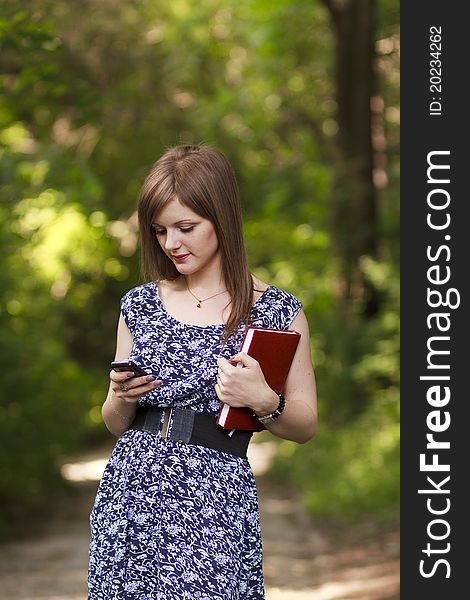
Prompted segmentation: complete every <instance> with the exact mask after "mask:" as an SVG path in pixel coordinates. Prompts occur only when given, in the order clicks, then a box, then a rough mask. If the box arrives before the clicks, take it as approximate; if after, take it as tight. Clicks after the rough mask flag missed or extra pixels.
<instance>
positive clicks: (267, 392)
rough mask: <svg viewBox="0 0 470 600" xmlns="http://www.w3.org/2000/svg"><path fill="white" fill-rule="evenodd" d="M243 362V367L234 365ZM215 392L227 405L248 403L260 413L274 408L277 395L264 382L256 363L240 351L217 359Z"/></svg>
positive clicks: (245, 404)
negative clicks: (228, 358)
mask: <svg viewBox="0 0 470 600" xmlns="http://www.w3.org/2000/svg"><path fill="white" fill-rule="evenodd" d="M237 363H242V365H243V368H240V367H237V366H236V365H237ZM217 365H218V370H217V383H216V385H215V391H216V393H217V396H218V398H219V400H220V401H221V402H224V403H225V404H229V405H230V406H234V407H240V406H248V407H249V408H251V409H252V410H253V411H254V412H255V413H257V414H259V415H265V414H269V413H271V412H272V411H274V410H275V409H276V408H277V405H278V403H279V397H278V395H277V394H276V392H274V391H273V390H272V389H271V388H270V387H269V386H268V384H267V383H266V379H265V378H264V375H263V371H262V370H261V367H260V365H259V362H258V361H257V360H256V359H254V358H252V357H251V356H248V354H245V353H244V352H239V353H238V354H235V356H232V358H231V359H230V360H227V359H225V358H222V357H220V358H218V359H217Z"/></svg>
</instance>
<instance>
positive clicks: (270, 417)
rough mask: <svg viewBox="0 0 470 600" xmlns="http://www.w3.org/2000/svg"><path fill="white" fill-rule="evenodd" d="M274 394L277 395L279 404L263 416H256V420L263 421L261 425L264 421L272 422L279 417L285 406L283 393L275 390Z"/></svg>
mask: <svg viewBox="0 0 470 600" xmlns="http://www.w3.org/2000/svg"><path fill="white" fill-rule="evenodd" d="M276 394H277V395H278V396H279V404H278V407H277V408H276V410H275V411H273V412H272V413H271V414H269V415H265V416H264V417H258V421H259V422H260V423H263V425H264V424H265V423H272V422H273V421H275V420H276V419H277V418H279V417H280V416H281V414H282V412H283V410H284V409H285V407H286V397H285V396H284V394H283V393H282V392H276Z"/></svg>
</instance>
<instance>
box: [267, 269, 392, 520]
mask: <svg viewBox="0 0 470 600" xmlns="http://www.w3.org/2000/svg"><path fill="white" fill-rule="evenodd" d="M363 268H364V270H365V272H366V273H367V275H368V277H369V278H370V280H371V282H373V284H374V285H375V286H376V287H377V289H378V290H379V291H380V292H381V293H382V296H383V302H384V309H383V311H382V312H381V313H380V314H379V315H378V316H377V318H376V319H374V320H372V321H370V322H368V323H365V324H364V323H362V324H361V325H360V326H359V324H358V323H356V324H355V326H354V327H351V326H349V327H344V324H339V326H337V327H336V328H334V329H330V330H329V332H327V333H325V334H324V335H325V337H324V340H328V341H329V340H331V339H332V338H335V340H336V342H335V345H334V346H332V345H331V344H330V343H324V344H323V345H319V347H318V349H317V348H315V347H314V348H313V355H315V354H316V353H318V352H320V356H321V361H320V365H319V366H318V367H317V368H316V377H317V381H318V393H319V433H318V436H317V437H316V438H315V440H314V442H310V443H308V444H306V445H303V446H296V445H294V444H293V443H292V442H286V441H283V442H281V443H280V455H279V457H278V459H277V461H276V463H275V465H274V472H273V476H274V478H275V479H276V480H280V481H282V482H283V484H284V485H285V483H286V481H288V482H290V483H293V484H294V485H296V486H299V487H300V488H302V489H304V491H305V502H306V505H307V506H308V507H309V508H310V509H311V510H312V511H314V512H315V514H325V515H343V516H356V515H358V514H361V513H382V514H383V513H385V514H387V515H388V516H395V517H396V516H397V514H398V508H399V492H398V490H399V477H400V473H399V319H398V301H399V286H398V277H397V274H396V272H394V270H393V269H392V268H391V266H390V265H389V264H380V263H374V262H372V261H371V260H370V259H367V260H364V265H363ZM342 325H343V326H342ZM313 339H314V340H315V336H314V338H313ZM314 346H315V343H314ZM331 347H333V350H332V351H331V352H329V350H328V348H331ZM344 348H346V349H347V350H344Z"/></svg>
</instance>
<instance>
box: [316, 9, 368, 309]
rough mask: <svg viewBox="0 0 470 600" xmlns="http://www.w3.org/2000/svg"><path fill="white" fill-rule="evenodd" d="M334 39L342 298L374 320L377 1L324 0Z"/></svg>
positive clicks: (336, 223) (334, 216)
mask: <svg viewBox="0 0 470 600" xmlns="http://www.w3.org/2000/svg"><path fill="white" fill-rule="evenodd" d="M324 3H325V5H326V6H327V8H328V10H329V14H330V18H331V22H332V24H333V28H332V29H333V32H334V35H335V41H336V54H335V67H336V73H335V77H336V100H337V122H338V145H339V147H338V154H339V161H338V165H337V168H336V173H335V189H334V201H333V203H332V212H331V224H332V234H333V240H334V246H335V253H336V257H337V260H338V262H339V276H340V285H339V286H338V300H339V302H340V305H341V306H342V307H343V308H344V309H345V310H347V309H348V308H349V307H350V306H351V305H352V303H354V304H356V303H357V302H358V301H360V302H361V305H362V311H363V313H364V314H365V315H367V316H372V315H373V314H375V313H376V312H377V310H378V298H377V293H376V292H375V290H374V289H373V288H372V287H371V286H369V285H368V284H367V282H366V281H365V278H364V274H363V270H362V268H361V264H360V263H361V257H363V256H373V257H374V256H376V255H377V246H378V241H377V197H376V190H375V187H374V184H373V158H374V153H373V146H372V135H371V117H372V114H371V98H372V96H373V92H374V38H373V34H374V14H375V11H374V7H375V0H344V1H340V0H337V1H335V0H324Z"/></svg>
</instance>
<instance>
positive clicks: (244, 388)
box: [215, 310, 317, 444]
mask: <svg viewBox="0 0 470 600" xmlns="http://www.w3.org/2000/svg"><path fill="white" fill-rule="evenodd" d="M290 328H291V329H295V330H296V331H298V332H299V333H300V334H301V338H300V341H299V345H298V346H297V350H296V353H295V356H294V360H293V362H292V366H291V368H290V371H289V376H288V378H287V381H286V387H285V396H286V407H285V409H284V411H283V413H282V415H281V416H280V417H279V418H278V419H276V420H275V421H274V422H273V423H268V424H267V425H266V427H267V428H268V429H269V430H270V431H271V432H272V433H274V434H275V435H277V436H278V437H281V438H284V439H287V440H292V441H294V442H298V443H300V444H302V443H305V442H308V440H310V439H311V438H312V437H313V436H314V435H315V433H316V429H317V391H316V384H315V374H314V370H313V365H312V359H311V354H310V334H309V327H308V322H307V318H306V316H305V313H304V311H303V310H300V311H299V313H298V315H297V316H296V317H295V319H294V320H293V322H292V324H291V326H290ZM232 360H235V361H241V362H242V363H243V365H244V367H247V368H245V369H237V368H236V367H235V366H233V365H232V364H231V363H230V362H229V361H227V360H225V359H224V358H220V359H219V360H218V365H219V375H218V382H217V384H216V387H215V389H216V393H217V395H218V397H219V399H220V400H221V401H222V402H226V403H227V404H230V405H231V406H249V407H250V408H251V409H252V410H253V411H254V412H255V413H256V414H257V415H259V416H264V415H267V414H270V413H272V412H273V411H274V410H275V409H276V408H277V406H278V404H279V396H278V395H277V394H276V393H275V392H274V391H273V390H272V389H271V388H270V387H269V386H268V384H267V383H266V380H265V379H264V376H263V373H262V371H261V368H260V366H259V363H258V361H256V360H255V359H253V358H252V357H251V356H247V355H246V354H244V353H239V354H236V355H235V356H234V357H232Z"/></svg>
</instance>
